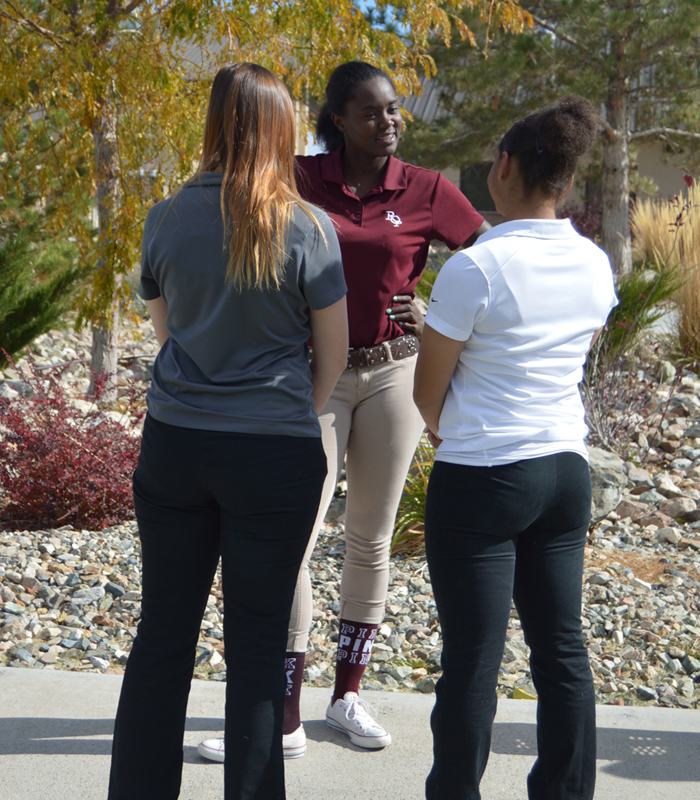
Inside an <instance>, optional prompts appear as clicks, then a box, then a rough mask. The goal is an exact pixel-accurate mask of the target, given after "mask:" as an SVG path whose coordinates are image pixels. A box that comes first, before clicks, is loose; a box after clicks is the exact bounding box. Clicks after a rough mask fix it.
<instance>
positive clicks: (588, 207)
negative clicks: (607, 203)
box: [559, 202, 603, 243]
mask: <svg viewBox="0 0 700 800" xmlns="http://www.w3.org/2000/svg"><path fill="white" fill-rule="evenodd" d="M559 217H560V218H561V219H566V218H567V217H568V219H570V220H571V224H572V225H573V226H574V228H575V229H576V230H577V231H578V233H580V234H581V236H585V237H586V238H587V239H592V240H593V241H594V242H598V243H600V237H601V234H602V232H603V206H602V204H601V203H598V202H593V203H586V204H585V205H583V206H581V207H580V208H570V207H566V208H564V209H563V211H561V213H560V214H559Z"/></svg>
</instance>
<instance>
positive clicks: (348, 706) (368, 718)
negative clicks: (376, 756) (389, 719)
mask: <svg viewBox="0 0 700 800" xmlns="http://www.w3.org/2000/svg"><path fill="white" fill-rule="evenodd" d="M376 716H377V712H376V711H375V710H374V709H373V708H372V706H371V705H370V704H369V703H367V702H366V701H365V700H362V699H361V698H360V697H358V695H356V694H355V692H347V693H346V695H345V697H343V699H342V700H340V699H338V700H336V701H335V703H334V702H333V701H332V700H331V702H330V703H329V705H328V708H327V709H326V725H329V726H330V727H331V728H335V730H337V731H342V732H343V733H346V734H347V735H348V736H349V737H350V741H351V742H352V743H353V744H356V745H357V746H358V747H366V748H368V749H370V750H376V749H379V748H380V747H387V746H388V745H390V744H391V736H390V735H389V734H388V733H387V732H386V731H385V730H384V728H382V726H381V725H377V723H376V722H375V721H374V718H375V717H376Z"/></svg>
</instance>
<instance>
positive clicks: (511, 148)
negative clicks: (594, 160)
mask: <svg viewBox="0 0 700 800" xmlns="http://www.w3.org/2000/svg"><path fill="white" fill-rule="evenodd" d="M599 125H600V120H599V117H598V114H596V111H595V109H594V108H593V106H592V105H591V103H590V102H589V101H588V100H586V99H585V98H583V97H578V96H577V95H567V96H566V97H563V98H562V99H561V100H560V101H559V102H558V103H554V104H553V105H551V106H547V107H546V108H544V109H542V111H540V112H539V113H537V114H531V115H530V116H529V117H525V119H521V120H520V121H519V122H516V123H515V125H513V127H512V128H511V129H510V130H509V131H508V133H506V135H505V136H504V137H503V139H502V140H501V143H500V144H499V146H498V151H499V152H500V153H504V152H505V153H508V154H509V155H512V156H515V158H516V159H517V162H518V167H519V169H520V172H521V174H522V177H523V184H524V189H525V192H526V194H532V193H533V192H534V191H536V190H538V189H539V190H540V191H542V192H544V194H545V195H547V196H548V197H559V195H561V193H562V192H563V191H564V189H565V188H566V185H567V183H568V182H569V180H570V178H571V176H572V175H573V174H574V172H575V170H576V164H577V163H578V160H579V159H580V158H581V156H583V155H584V154H585V153H587V152H588V151H589V150H590V148H591V147H592V146H593V142H594V141H595V139H596V136H597V135H598V127H599Z"/></svg>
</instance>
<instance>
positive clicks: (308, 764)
mask: <svg viewBox="0 0 700 800" xmlns="http://www.w3.org/2000/svg"><path fill="white" fill-rule="evenodd" d="M120 683H121V678H120V677H116V676H111V675H96V674H76V673H69V672H53V671H51V672H49V671H46V670H42V671H38V670H32V669H7V668H5V669H0V798H1V800H104V798H105V797H106V793H107V792H106V787H107V776H108V772H109V753H110V747H111V732H112V724H113V718H114V713H115V710H116V706H117V698H118V694H119V687H120ZM363 696H364V697H365V698H366V699H367V700H369V701H370V702H371V703H372V704H373V705H374V706H375V707H376V708H377V710H378V711H379V718H380V720H381V722H382V724H383V725H385V726H386V727H387V729H388V730H389V731H390V732H391V734H392V736H393V738H394V744H393V745H392V746H391V747H388V748H386V749H385V750H382V751H375V752H372V751H366V750H360V749H359V748H356V747H354V746H353V745H352V744H350V742H349V740H348V739H347V738H346V737H344V736H343V735H342V734H339V733H337V732H335V731H333V730H331V729H330V728H328V727H327V726H326V725H325V723H324V722H323V719H324V716H325V708H326V704H327V702H328V697H329V691H328V690H323V689H304V691H303V694H302V712H303V713H302V716H303V719H304V725H305V728H306V732H307V736H308V740H309V747H308V752H307V755H306V756H305V757H304V758H300V759H297V760H295V761H289V762H287V764H286V774H287V788H288V791H287V797H288V798H289V800H317V799H318V800H351V798H352V800H379V799H380V798H381V800H422V798H423V796H424V795H423V782H424V780H425V776H426V774H427V772H428V770H429V768H430V763H431V750H430V748H431V737H430V729H429V723H428V718H429V714H430V709H431V708H432V704H433V698H432V697H429V696H422V695H414V694H393V693H390V692H364V694H363ZM223 702H224V686H223V685H222V684H220V683H210V682H204V681H194V683H193V686H192V693H191V695H190V704H189V709H188V724H187V733H186V736H185V769H184V777H183V784H182V794H181V795H180V797H181V800H222V797H223V789H222V785H223V772H222V770H223V768H222V766H221V765H219V764H214V763H211V762H207V761H204V760H203V759H202V758H200V757H199V755H198V754H197V750H196V745H197V743H198V742H199V741H200V739H203V738H206V737H210V736H216V735H219V734H220V732H221V727H222V724H223V720H222V711H223ZM535 707H536V704H535V703H534V702H531V701H526V700H505V701H501V702H500V703H499V710H498V716H497V717H496V724H495V727H494V737H493V744H492V755H491V760H490V761H489V766H488V769H487V771H486V775H485V777H484V780H483V783H482V795H483V799H484V800H525V798H526V796H527V794H526V790H525V777H526V775H527V773H528V770H529V768H530V765H531V764H532V761H533V759H534V753H535V746H536V745H535ZM598 727H599V734H598V742H599V744H598V790H597V793H596V798H597V800H698V798H700V712H698V711H682V710H675V709H674V710H671V709H662V708H629V707H613V706H599V707H598ZM153 733H154V736H155V735H156V731H154V732H153Z"/></svg>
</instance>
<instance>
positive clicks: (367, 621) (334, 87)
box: [200, 61, 490, 760]
mask: <svg viewBox="0 0 700 800" xmlns="http://www.w3.org/2000/svg"><path fill="white" fill-rule="evenodd" d="M326 98H327V102H326V104H325V106H324V107H323V109H322V110H321V112H320V114H319V118H318V124H317V130H316V132H317V137H318V139H319V141H320V142H322V143H323V144H324V145H325V147H326V150H327V151H328V152H327V153H326V154H323V155H318V156H298V157H297V163H298V165H299V167H300V170H299V175H298V176H297V179H298V187H299V191H300V193H301V194H302V196H304V198H305V199H306V200H308V201H309V202H311V203H314V204H315V205H318V206H320V207H321V208H323V209H324V210H325V211H326V213H327V214H328V215H329V216H330V217H331V219H332V220H333V221H334V223H335V226H336V230H337V233H338V240H339V242H340V249H341V253H342V257H343V267H344V271H345V280H346V283H347V286H348V294H347V302H348V317H349V327H350V351H349V353H348V367H347V369H346V371H345V372H344V373H343V375H341V376H340V379H339V381H338V383H337V385H336V387H335V390H334V392H333V394H332V396H331V399H330V400H329V401H328V403H327V405H326V406H325V408H324V410H323V412H322V414H321V415H320V417H319V419H320V422H321V431H322V436H323V445H324V448H325V451H326V455H327V457H328V478H327V480H326V483H325V485H324V490H323V497H322V500H321V505H320V508H319V513H318V517H317V519H316V526H315V534H316V535H317V534H318V530H319V528H320V526H321V525H322V524H323V520H324V517H325V515H326V512H327V510H328V506H329V504H330V501H331V499H332V497H333V492H334V490H335V487H336V484H337V480H338V475H339V473H340V470H341V469H342V467H343V462H344V461H346V471H347V483H348V489H347V503H346V514H345V538H346V555H345V564H344V566H343V576H342V581H341V585H340V596H341V603H340V628H339V639H338V654H337V663H336V683H335V691H334V693H333V697H332V700H331V702H330V704H329V706H328V710H327V712H326V722H327V723H328V724H329V725H330V726H331V727H333V728H336V729H338V730H340V731H343V732H344V733H346V734H347V735H348V736H349V737H350V739H351V741H352V742H353V743H354V744H356V745H359V746H360V747H366V748H380V747H385V746H386V745H388V744H391V736H390V735H389V734H388V733H387V732H386V731H385V730H384V729H383V728H382V727H381V726H379V725H378V724H377V723H376V722H375V720H374V719H373V718H372V716H371V713H370V712H371V709H370V708H369V706H368V705H367V703H365V701H364V700H361V699H360V698H359V697H358V694H357V692H358V689H359V685H360V679H361V677H362V674H363V673H364V671H365V668H366V667H367V664H368V663H369V658H370V654H371V651H372V646H373V644H374V638H375V636H376V632H377V628H378V626H379V624H380V623H381V621H382V618H383V616H384V605H385V601H386V594H387V587H388V577H389V550H390V545H391V536H392V530H393V525H394V518H395V516H396V509H397V508H398V504H399V500H400V499H401V493H402V490H403V486H404V482H405V479H406V473H407V472H408V469H409V467H410V464H411V458H412V457H413V453H414V452H415V449H416V446H417V444H418V440H419V439H420V436H421V433H422V431H423V427H424V423H423V421H422V419H421V417H420V414H419V413H418V409H417V408H416V406H415V405H414V403H413V399H412V392H413V373H414V369H415V363H416V355H417V353H418V337H420V335H421V332H422V330H423V316H422V314H421V313H420V311H419V310H418V309H417V308H416V305H415V304H414V302H413V297H414V289H415V287H416V284H417V283H418V281H419V279H420V276H421V273H422V272H423V269H424V267H425V263H426V259H427V256H428V247H429V246H430V242H431V241H432V240H434V239H438V240H440V241H442V242H444V243H445V244H446V245H447V246H448V247H449V248H450V249H451V250H454V249H455V248H458V247H460V246H464V245H467V244H471V243H472V242H473V241H474V240H475V239H476V236H477V235H478V234H480V233H482V232H483V231H485V230H487V229H488V228H489V227H490V226H489V225H488V223H485V222H484V219H483V217H482V216H481V215H480V214H478V213H477V212H476V211H475V210H474V208H473V207H472V205H471V203H470V202H469V201H468V200H467V199H466V197H465V196H464V195H463V194H462V193H461V192H460V191H459V190H458V189H456V188H455V187H454V186H453V185H452V184H451V183H450V182H449V181H447V180H446V179H445V178H443V177H442V176H441V175H440V174H439V173H437V172H433V171H431V170H427V169H422V168H421V167H415V166H413V165H411V164H406V163H404V162H402V161H399V160H398V159H396V158H394V153H395V151H396V148H397V145H398V142H399V136H400V134H401V129H402V127H403V120H402V118H401V112H400V106H399V101H398V99H397V97H396V89H395V87H394V84H393V83H392V81H391V79H390V78H389V76H388V75H387V74H386V73H385V72H383V71H382V70H380V69H377V68H376V67H373V66H371V65H370V64H366V63H364V62H361V61H352V62H349V63H347V64H342V65H341V66H340V67H338V68H337V69H336V70H335V71H334V72H333V74H332V75H331V77H330V80H329V82H328V86H327V88H326ZM314 544H315V535H314V536H312V541H310V542H309V547H308V549H307V551H306V555H305V558H304V563H303V565H302V569H301V572H300V576H299V581H298V582H297V589H296V597H295V604H294V608H293V609H292V616H291V619H290V627H289V639H288V642H287V650H288V652H287V662H286V673H287V703H286V706H285V724H284V734H285V736H284V749H285V756H286V757H288V758H292V757H295V756H300V755H304V753H305V752H306V737H305V735H304V729H303V727H302V725H301V722H300V714H299V694H300V691H301V683H302V678H303V671H304V657H305V652H306V645H307V640H308V633H309V628H310V626H311V621H312V595H311V581H310V577H309V568H308V564H309V559H310V557H311V553H312V550H313V547H314ZM200 753H201V754H202V755H204V756H206V757H208V758H212V759H215V760H223V741H222V740H215V739H214V740H208V741H206V742H203V743H202V744H201V745H200Z"/></svg>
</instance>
